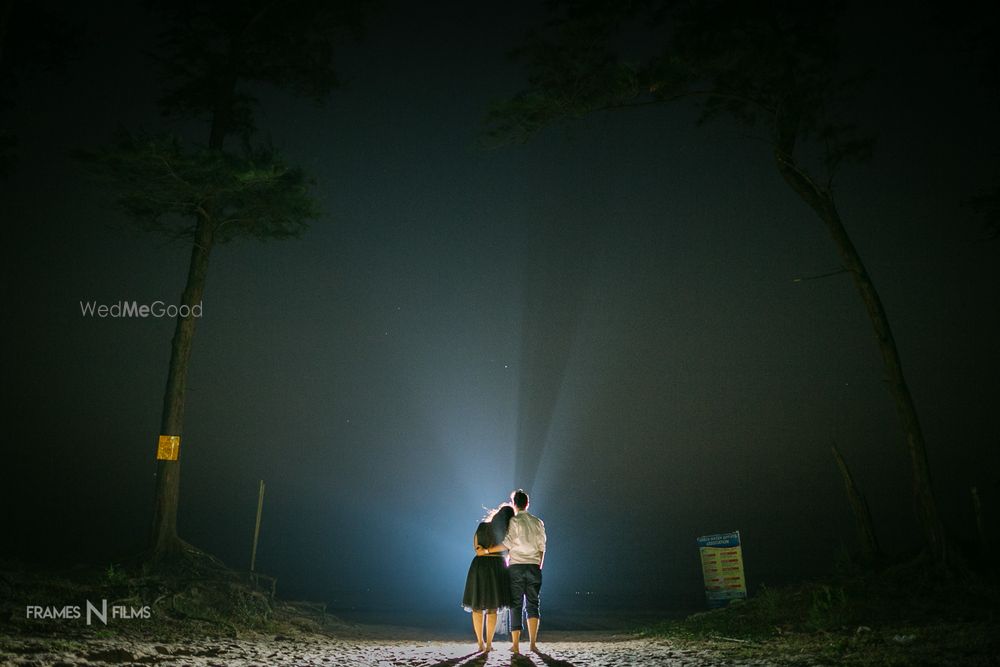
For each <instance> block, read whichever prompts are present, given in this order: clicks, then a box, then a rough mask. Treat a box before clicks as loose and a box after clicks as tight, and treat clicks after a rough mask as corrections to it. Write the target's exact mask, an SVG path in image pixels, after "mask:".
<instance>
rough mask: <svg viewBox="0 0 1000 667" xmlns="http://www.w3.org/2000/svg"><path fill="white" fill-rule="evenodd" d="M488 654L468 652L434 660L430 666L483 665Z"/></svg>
mask: <svg viewBox="0 0 1000 667" xmlns="http://www.w3.org/2000/svg"><path fill="white" fill-rule="evenodd" d="M489 655H490V654H489V653H479V652H476V653H470V654H468V655H463V656H461V657H458V658H451V659H449V660H442V661H441V662H435V663H434V664H433V665H431V666H430V667H483V665H485V664H486V658H487V657H489Z"/></svg>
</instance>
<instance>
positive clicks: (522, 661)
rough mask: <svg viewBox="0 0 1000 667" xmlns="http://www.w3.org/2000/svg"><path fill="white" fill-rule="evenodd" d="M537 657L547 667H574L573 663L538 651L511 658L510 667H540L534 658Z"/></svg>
mask: <svg viewBox="0 0 1000 667" xmlns="http://www.w3.org/2000/svg"><path fill="white" fill-rule="evenodd" d="M534 656H537V657H538V658H539V659H540V660H541V661H542V664H543V665H545V666H546V667H574V665H573V663H572V662H567V661H566V660H560V659H559V658H553V657H552V656H551V655H547V654H545V653H542V652H541V651H537V652H535V653H533V654H532V653H528V654H515V655H512V656H511V658H510V667H538V663H537V662H535V660H533V659H532V658H533V657H534Z"/></svg>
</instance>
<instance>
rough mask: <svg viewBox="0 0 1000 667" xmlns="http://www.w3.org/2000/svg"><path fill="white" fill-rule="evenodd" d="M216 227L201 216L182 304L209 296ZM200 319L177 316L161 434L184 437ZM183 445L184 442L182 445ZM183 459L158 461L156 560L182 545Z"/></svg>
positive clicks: (154, 531)
mask: <svg viewBox="0 0 1000 667" xmlns="http://www.w3.org/2000/svg"><path fill="white" fill-rule="evenodd" d="M213 232H214V230H213V227H212V222H211V220H209V219H207V218H205V217H201V218H199V220H198V225H197V228H196V231H195V240H194V245H193V246H192V248H191V264H190V266H189V268H188V277H187V284H186V285H185V287H184V292H183V294H182V295H181V304H182V305H185V306H188V307H189V308H190V307H193V306H195V305H196V304H199V303H201V300H202V296H203V295H204V293H205V279H206V276H207V274H208V259H209V255H210V254H211V251H212V242H213ZM195 322H196V318H195V317H194V316H193V315H192V314H189V315H188V316H187V317H180V316H178V317H177V324H176V326H175V328H174V337H173V341H172V342H171V348H170V369H169V371H168V373H167V387H166V391H165V392H164V395H163V414H162V417H161V419H160V434H161V435H176V436H178V437H180V436H182V435H183V431H184V397H185V393H186V390H187V372H188V361H189V360H190V358H191V344H192V342H193V340H194V329H195ZM182 444H183V442H182ZM180 473H181V464H180V460H179V459H178V460H176V461H162V460H158V461H157V462H156V495H155V498H154V501H153V529H152V534H151V537H150V551H151V555H152V557H153V558H154V559H156V558H161V557H163V556H165V555H168V554H170V553H172V552H175V551H176V550H177V549H178V548H179V547H180V545H181V542H180V538H178V536H177V502H178V499H179V491H180Z"/></svg>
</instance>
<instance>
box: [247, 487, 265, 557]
mask: <svg viewBox="0 0 1000 667" xmlns="http://www.w3.org/2000/svg"><path fill="white" fill-rule="evenodd" d="M263 508H264V480H260V489H259V490H258V492H257V523H255V524H254V527H253V549H252V550H251V551H250V571H251V572H253V568H254V566H255V565H256V564H257V538H258V537H260V512H261V510H262V509H263Z"/></svg>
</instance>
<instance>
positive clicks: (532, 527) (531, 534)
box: [503, 511, 545, 565]
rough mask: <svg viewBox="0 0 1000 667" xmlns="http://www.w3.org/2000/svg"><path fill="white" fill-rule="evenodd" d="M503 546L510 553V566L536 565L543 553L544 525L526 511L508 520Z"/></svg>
mask: <svg viewBox="0 0 1000 667" xmlns="http://www.w3.org/2000/svg"><path fill="white" fill-rule="evenodd" d="M503 546H504V548H506V549H507V550H508V551H509V552H510V564H511V565H538V564H540V563H541V562H542V554H544V553H545V524H544V523H542V520H541V519H539V518H538V517H537V516H534V515H533V514H529V513H528V512H527V511H524V512H518V513H517V514H515V515H514V517H513V518H512V519H511V520H510V527H509V528H508V529H507V537H505V538H504V541H503Z"/></svg>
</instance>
